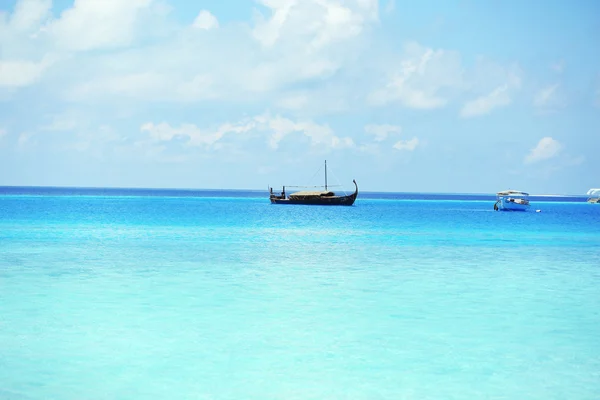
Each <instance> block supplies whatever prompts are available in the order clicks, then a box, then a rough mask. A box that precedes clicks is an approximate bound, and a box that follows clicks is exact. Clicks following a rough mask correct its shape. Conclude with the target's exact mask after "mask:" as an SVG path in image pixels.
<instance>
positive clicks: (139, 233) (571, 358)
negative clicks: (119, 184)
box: [0, 191, 600, 399]
mask: <svg viewBox="0 0 600 400" xmlns="http://www.w3.org/2000/svg"><path fill="white" fill-rule="evenodd" d="M76 194H77V193H76V191H75V192H73V191H70V192H68V193H66V194H65V193H63V194H62V195H61V194H60V192H58V193H56V192H52V193H47V192H40V193H37V194H36V193H30V194H22V193H19V194H14V193H11V194H4V195H2V194H0V399H157V398H172V399H482V398H493V399H598V398H599V395H598V393H600V235H599V234H598V226H600V205H592V204H587V203H582V202H560V201H558V202H556V201H554V202H541V201H537V202H535V203H534V204H533V208H534V209H540V210H541V211H542V212H540V213H535V212H525V213H503V212H494V211H493V209H492V206H493V200H492V201H490V200H469V201H463V200H461V199H460V197H456V198H455V199H454V200H408V199H403V198H369V197H368V196H363V197H361V196H360V195H359V199H358V200H357V202H356V204H355V206H354V207H332V208H329V207H311V206H293V207H292V206H277V205H271V204H269V203H268V200H267V198H266V197H256V196H257V195H256V194H252V193H249V194H248V193H247V194H246V195H242V194H239V193H237V194H236V193H234V194H233V195H231V194H228V196H229V197H219V194H218V193H217V194H215V193H211V194H210V195H206V196H202V195H198V196H196V195H173V193H169V195H168V196H164V195H161V194H160V193H153V194H152V195H150V196H141V195H140V193H137V192H136V195H124V194H127V193H120V194H119V195H114V194H112V195H86V196H78V195H76ZM141 194H143V193H141ZM388 197H389V196H388Z"/></svg>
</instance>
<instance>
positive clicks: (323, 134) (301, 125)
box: [255, 115, 354, 149]
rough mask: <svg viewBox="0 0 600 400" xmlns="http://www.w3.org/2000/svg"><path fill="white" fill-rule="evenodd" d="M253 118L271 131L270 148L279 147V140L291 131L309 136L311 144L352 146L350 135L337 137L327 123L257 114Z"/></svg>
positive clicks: (338, 146)
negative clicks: (321, 123)
mask: <svg viewBox="0 0 600 400" xmlns="http://www.w3.org/2000/svg"><path fill="white" fill-rule="evenodd" d="M255 120H256V121H257V122H258V123H259V124H260V129H262V130H267V131H270V132H271V136H270V138H269V142H268V143H269V146H270V147H271V148H272V149H277V148H278V147H279V142H281V140H282V139H283V138H285V137H286V136H288V135H290V134H292V133H301V134H303V135H304V136H306V137H308V138H310V141H311V145H313V146H323V147H324V148H332V149H336V148H344V147H353V146H354V141H353V140H352V138H350V137H338V136H336V135H335V134H334V132H333V130H332V129H331V128H330V127H329V126H328V125H320V124H317V123H314V122H312V121H293V120H291V119H288V118H284V117H280V116H276V117H270V116H268V115H266V116H258V117H256V118H255Z"/></svg>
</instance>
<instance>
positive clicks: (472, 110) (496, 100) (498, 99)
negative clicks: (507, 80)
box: [460, 85, 511, 118]
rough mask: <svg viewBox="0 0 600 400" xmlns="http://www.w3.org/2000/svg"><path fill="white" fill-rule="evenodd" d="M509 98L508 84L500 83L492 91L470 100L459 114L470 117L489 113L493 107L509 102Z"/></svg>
mask: <svg viewBox="0 0 600 400" xmlns="http://www.w3.org/2000/svg"><path fill="white" fill-rule="evenodd" d="M510 102H511V99H510V96H509V94H508V85H502V86H499V87H497V88H496V89H494V90H493V91H492V92H490V93H488V94H486V95H483V96H480V97H478V98H476V99H475V100H471V101H469V102H467V103H465V105H464V106H463V108H462V109H461V110H460V116H461V117H463V118H470V117H475V116H479V115H484V114H488V113H490V112H491V111H492V110H493V109H494V108H497V107H503V106H506V105H508V104H510Z"/></svg>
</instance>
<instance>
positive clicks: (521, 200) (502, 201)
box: [494, 190, 529, 211]
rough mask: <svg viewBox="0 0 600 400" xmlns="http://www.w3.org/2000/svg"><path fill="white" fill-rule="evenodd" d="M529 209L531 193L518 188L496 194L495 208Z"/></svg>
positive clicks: (501, 209) (506, 209)
mask: <svg viewBox="0 0 600 400" xmlns="http://www.w3.org/2000/svg"><path fill="white" fill-rule="evenodd" d="M528 209H529V193H525V192H521V191H518V190H505V191H502V192H498V193H497V194H496V203H495V204H494V210H496V211H498V210H500V211H527V210H528Z"/></svg>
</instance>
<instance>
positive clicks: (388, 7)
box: [385, 0, 396, 14]
mask: <svg viewBox="0 0 600 400" xmlns="http://www.w3.org/2000/svg"><path fill="white" fill-rule="evenodd" d="M395 9H396V2H395V1H394V0H388V2H387V4H386V6H385V13H386V14H391V13H393V12H394V10H395Z"/></svg>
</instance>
